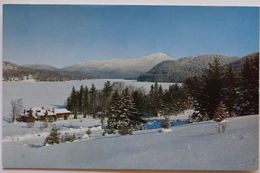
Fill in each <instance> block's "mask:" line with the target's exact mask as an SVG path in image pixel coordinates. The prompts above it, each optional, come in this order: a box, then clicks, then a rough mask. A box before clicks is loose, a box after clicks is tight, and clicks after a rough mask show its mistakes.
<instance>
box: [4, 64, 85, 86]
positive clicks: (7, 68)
mask: <svg viewBox="0 0 260 173" xmlns="http://www.w3.org/2000/svg"><path fill="white" fill-rule="evenodd" d="M53 70H54V69H53ZM87 78H90V77H88V76H85V75H80V74H75V73H72V72H66V71H51V70H46V69H45V70H36V69H31V68H26V67H23V66H19V65H16V64H13V63H10V62H6V61H3V80H5V81H21V80H31V81H33V80H35V81H68V80H81V79H87Z"/></svg>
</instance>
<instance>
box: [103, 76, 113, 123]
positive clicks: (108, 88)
mask: <svg viewBox="0 0 260 173" xmlns="http://www.w3.org/2000/svg"><path fill="white" fill-rule="evenodd" d="M112 91H113V89H112V85H111V83H110V81H107V82H105V83H104V87H103V90H102V92H103V101H102V114H101V124H102V126H103V124H104V119H105V117H107V115H108V109H109V104H108V103H109V99H110V96H111V92H112Z"/></svg>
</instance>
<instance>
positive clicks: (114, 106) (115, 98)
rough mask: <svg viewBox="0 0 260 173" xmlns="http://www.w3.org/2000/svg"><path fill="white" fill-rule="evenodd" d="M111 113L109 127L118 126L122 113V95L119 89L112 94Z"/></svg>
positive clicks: (115, 127)
mask: <svg viewBox="0 0 260 173" xmlns="http://www.w3.org/2000/svg"><path fill="white" fill-rule="evenodd" d="M110 104H111V105H110V111H109V112H110V114H109V116H108V126H109V128H114V129H117V128H118V121H119V116H120V114H121V109H120V106H121V96H120V95H119V91H118V89H116V90H115V92H114V93H113V94H112V98H111V103H110Z"/></svg>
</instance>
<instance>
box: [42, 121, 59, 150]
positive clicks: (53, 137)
mask: <svg viewBox="0 0 260 173" xmlns="http://www.w3.org/2000/svg"><path fill="white" fill-rule="evenodd" d="M59 130H60V127H59V126H56V124H54V125H53V127H52V128H51V131H50V133H49V135H48V136H47V137H46V138H45V140H44V143H43V145H46V144H50V145H53V144H59V143H60V132H59Z"/></svg>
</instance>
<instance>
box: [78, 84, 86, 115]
mask: <svg viewBox="0 0 260 173" xmlns="http://www.w3.org/2000/svg"><path fill="white" fill-rule="evenodd" d="M84 96H85V90H84V87H83V85H81V86H80V89H79V92H78V109H79V110H78V111H79V113H80V114H82V113H83V107H84V99H85V98H84Z"/></svg>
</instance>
